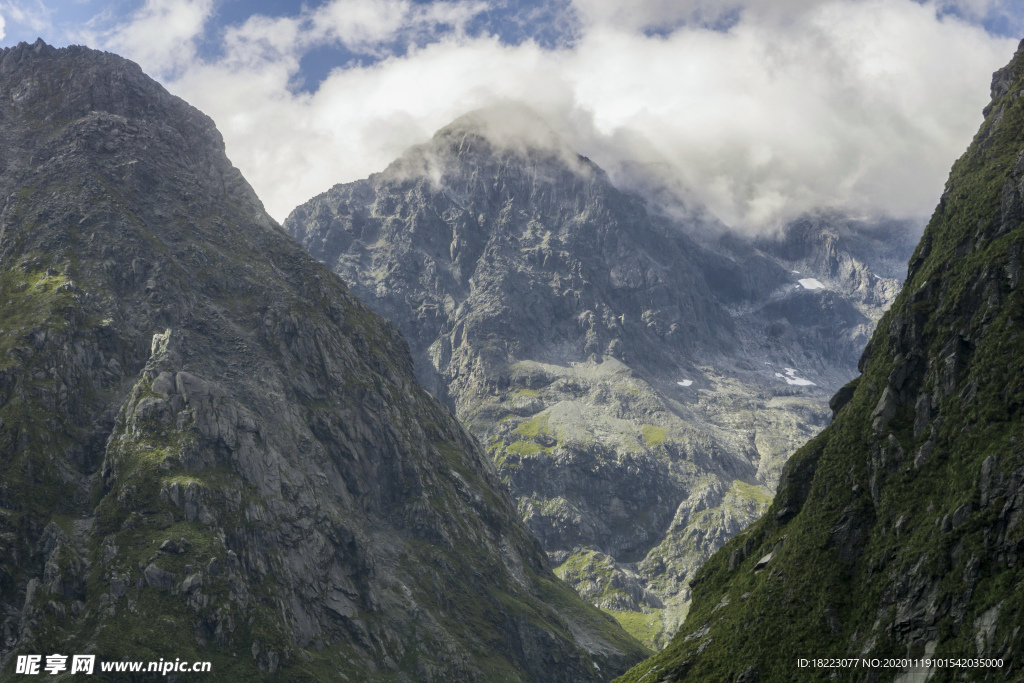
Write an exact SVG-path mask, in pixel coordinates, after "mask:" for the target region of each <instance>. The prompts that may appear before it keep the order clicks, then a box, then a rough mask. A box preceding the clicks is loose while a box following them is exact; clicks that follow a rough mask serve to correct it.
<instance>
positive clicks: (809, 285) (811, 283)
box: [797, 277, 825, 289]
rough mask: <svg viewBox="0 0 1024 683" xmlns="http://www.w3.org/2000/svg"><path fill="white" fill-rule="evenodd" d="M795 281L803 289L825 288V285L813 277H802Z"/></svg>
mask: <svg viewBox="0 0 1024 683" xmlns="http://www.w3.org/2000/svg"><path fill="white" fill-rule="evenodd" d="M797 282H799V283H800V284H801V285H802V286H803V288H804V289H825V285H823V284H821V283H820V282H819V281H818V280H815V279H814V278H813V277H808V278H804V279H803V280H798V281H797Z"/></svg>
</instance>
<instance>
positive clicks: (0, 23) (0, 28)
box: [0, 14, 7, 40]
mask: <svg viewBox="0 0 1024 683" xmlns="http://www.w3.org/2000/svg"><path fill="white" fill-rule="evenodd" d="M5 25H6V24H5V22H4V15H3V14H0V40H3V39H4V36H6V35H7V34H6V33H4V26H5Z"/></svg>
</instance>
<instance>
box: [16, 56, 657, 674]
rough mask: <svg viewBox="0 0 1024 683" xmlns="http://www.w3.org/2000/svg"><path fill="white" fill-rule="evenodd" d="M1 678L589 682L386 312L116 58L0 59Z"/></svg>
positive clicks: (565, 602)
mask: <svg viewBox="0 0 1024 683" xmlns="http://www.w3.org/2000/svg"><path fill="white" fill-rule="evenodd" d="M0 197H2V198H3V200H2V209H0V454H2V458H0V609H2V626H0V635H2V640H0V679H3V680H11V679H12V676H13V673H12V672H13V671H14V669H13V661H14V657H15V656H16V655H19V654H26V653H28V654H31V653H36V654H39V653H43V654H51V653H64V654H71V653H95V654H97V655H98V656H99V657H100V659H101V660H110V659H121V658H127V659H132V660H144V661H155V660H157V659H160V658H168V657H170V658H173V657H181V658H182V659H189V660H194V661H211V662H212V663H213V675H214V676H215V677H216V679H217V680H247V681H248V680H288V681H302V680H368V679H372V680H393V681H409V680H417V681H420V680H438V681H441V680H443V681H451V680H466V681H485V680H502V681H506V680H523V681H527V680H565V681H569V680H572V681H576V680H595V681H597V680H607V679H608V678H609V677H611V676H613V675H615V673H617V672H620V671H622V670H624V668H625V667H626V666H628V665H629V664H631V663H633V662H635V661H637V660H638V659H639V658H640V657H641V656H642V655H643V653H644V650H643V648H642V647H641V646H640V645H639V643H637V642H636V641H634V640H633V639H631V638H630V637H629V636H628V635H627V634H626V633H625V632H623V631H622V630H621V629H620V628H619V627H618V625H617V624H615V623H614V621H612V620H611V619H609V618H608V617H606V616H605V615H603V614H601V613H600V612H599V611H597V610H596V609H595V608H593V607H591V606H589V605H587V604H586V603H584V602H583V601H582V600H580V599H579V598H578V597H577V596H576V595H575V594H574V593H573V591H572V590H571V589H570V588H569V587H567V586H566V585H565V584H563V583H562V582H560V581H559V580H557V579H556V577H555V576H554V575H553V574H552V572H551V570H550V569H549V568H548V565H547V561H546V558H545V557H544V555H543V553H542V551H541V550H540V548H539V547H538V545H537V542H536V540H535V539H534V538H533V537H532V536H531V535H530V533H529V531H528V530H527V529H526V527H525V526H524V525H523V524H522V523H521V521H520V520H519V518H518V515H517V513H516V509H515V506H514V504H513V503H512V502H511V500H510V499H509V497H508V495H507V493H506V492H505V491H504V489H503V487H502V485H501V483H500V480H499V478H498V476H497V474H496V472H495V470H494V467H493V465H492V464H491V462H490V460H489V459H488V458H487V457H486V455H484V454H483V453H482V452H481V450H480V449H479V447H478V445H477V444H476V442H475V441H474V440H473V439H472V438H471V437H470V436H469V435H468V434H467V433H466V431H465V430H463V429H462V427H460V425H459V424H458V423H457V422H456V421H455V420H454V419H453V418H452V417H451V415H450V413H449V411H448V410H446V409H445V408H444V407H443V406H442V405H441V404H440V403H438V402H437V401H436V400H435V399H433V398H432V397H431V396H430V395H429V394H427V393H426V392H425V391H423V390H422V389H421V388H420V387H419V386H418V384H417V383H416V380H415V377H414V375H413V367H412V360H411V358H410V355H409V349H408V346H407V345H406V343H405V342H404V340H403V339H402V338H401V336H400V335H399V334H398V332H397V331H396V330H395V328H394V327H393V326H392V325H390V324H389V323H387V322H386V321H384V320H383V319H381V318H380V317H378V316H377V315H375V314H374V313H372V312H371V311H370V310H369V309H368V308H366V307H365V306H364V305H363V304H361V303H360V302H359V301H358V300H357V299H356V298H355V297H354V296H353V295H352V294H351V293H350V292H349V291H348V289H347V288H346V287H345V285H344V284H343V283H342V282H341V281H340V279H339V278H337V276H335V275H334V274H332V273H331V272H329V271H328V270H327V269H326V268H324V267H323V266H322V265H320V264H319V263H317V262H316V261H315V260H313V259H312V258H311V257H310V256H309V255H308V254H306V253H305V252H304V251H303V250H302V249H301V248H300V247H299V246H298V245H297V244H295V243H294V241H292V240H291V239H290V238H289V237H288V236H287V235H286V234H285V233H284V232H283V231H282V230H281V228H280V227H279V226H278V225H277V224H276V223H275V222H274V221H273V220H271V219H270V218H269V217H268V216H267V214H266V213H265V212H264V210H263V207H262V205H261V204H260V202H259V200H258V199H257V197H256V196H255V194H254V193H253V191H252V189H251V188H250V187H249V185H248V184H247V183H246V182H245V180H244V178H242V176H241V174H240V173H239V172H238V170H237V169H235V168H234V167H233V166H231V164H230V162H229V161H228V159H227V158H226V156H225V155H224V143H223V140H222V139H221V137H220V135H219V133H217V131H216V128H215V127H214V124H213V122H212V121H211V120H210V119H209V118H208V117H206V116H204V115H203V114H201V113H200V112H198V111H197V110H195V109H193V108H192V107H190V106H188V105H187V104H186V103H184V102H183V101H181V100H180V99H178V98H176V97H174V96H172V95H170V94H168V93H167V92H166V91H165V90H164V89H163V88H162V87H161V86H160V85H158V84H157V83H156V82H154V81H153V80H151V79H149V78H148V77H146V76H145V75H144V74H143V73H142V71H141V70H140V69H139V67H138V66H137V65H135V64H133V63H131V62H128V61H126V60H124V59H121V58H120V57H117V56H115V55H111V54H107V53H100V52H97V51H93V50H89V49H86V48H81V47H69V48H65V49H60V50H57V49H54V48H52V47H50V46H48V45H46V44H45V43H43V42H42V41H38V42H37V43H35V44H34V45H27V44H24V43H22V44H20V45H18V46H16V47H13V48H6V49H4V50H3V51H2V52H0Z"/></svg>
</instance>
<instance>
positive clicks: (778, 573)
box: [621, 42, 1024, 683]
mask: <svg viewBox="0 0 1024 683" xmlns="http://www.w3.org/2000/svg"><path fill="white" fill-rule="evenodd" d="M1022 95H1024V42H1022V43H1021V45H1020V47H1018V50H1017V52H1016V54H1015V55H1014V57H1013V59H1012V61H1011V62H1010V63H1009V64H1008V65H1007V66H1006V67H1005V68H1003V69H1001V70H999V71H997V72H996V73H995V74H994V76H993V79H992V101H991V103H990V104H989V105H988V106H987V107H986V108H985V110H984V115H985V119H984V122H983V124H982V126H981V128H980V130H979V131H978V133H977V135H976V136H975V138H974V140H973V142H972V143H971V145H970V147H969V148H968V149H967V151H966V152H965V153H964V155H963V156H962V157H960V159H958V160H957V161H956V163H955V164H954V165H953V168H952V170H951V172H950V175H949V180H948V181H947V183H946V187H945V190H944V192H943V194H942V196H941V198H940V199H939V203H938V206H937V207H936V209H935V213H934V214H933V216H932V218H931V221H930V222H929V224H928V226H927V228H926V230H925V233H924V236H923V237H922V239H921V241H920V243H919V244H918V246H917V248H916V250H915V251H914V254H913V256H912V257H911V259H910V262H909V272H908V276H907V281H906V284H905V286H904V288H903V291H902V292H901V293H900V295H899V296H898V297H897V299H896V301H895V303H894V304H893V306H892V308H891V309H890V310H889V312H888V313H886V315H885V316H884V317H883V318H882V321H881V322H880V324H879V325H878V328H877V329H876V331H875V333H874V335H873V336H872V337H871V341H870V343H869V344H868V345H867V347H866V349H865V351H864V353H863V355H862V357H861V361H860V369H861V371H862V374H861V376H860V377H858V378H857V379H856V380H854V381H853V382H851V383H850V385H848V386H847V387H846V388H845V389H844V390H843V391H841V392H840V393H838V394H837V395H836V396H835V398H834V399H833V405H834V407H835V409H836V410H837V412H838V415H837V417H836V419H835V420H834V421H833V422H832V424H831V425H829V427H828V428H826V429H825V430H824V431H823V432H822V433H821V434H820V435H818V436H817V437H816V438H814V439H813V440H811V441H810V442H809V443H807V444H806V445H805V446H804V447H803V448H801V449H800V450H799V451H798V452H797V453H796V454H795V455H794V456H793V457H792V458H791V459H790V461H789V462H788V463H787V464H786V467H785V469H784V472H783V475H782V478H781V480H780V483H779V487H778V493H777V494H776V496H775V499H774V501H773V502H772V505H771V507H770V509H769V510H768V512H767V514H766V515H765V516H764V517H762V518H761V519H760V520H759V521H758V522H757V523H756V524H754V525H752V526H751V527H750V528H749V529H747V530H746V531H745V532H744V533H742V534H740V535H739V536H737V537H736V538H734V539H732V540H731V541H730V542H729V543H727V544H726V546H725V547H724V548H722V549H721V550H720V551H719V552H718V553H716V554H715V555H714V556H713V557H712V558H711V559H710V560H709V561H708V562H707V563H706V564H705V565H704V567H703V568H702V569H701V571H700V572H699V573H698V574H697V576H696V577H695V580H694V602H693V607H692V609H691V611H690V613H689V615H688V617H687V620H686V622H685V624H684V625H683V627H682V628H681V629H680V630H679V631H678V633H677V634H676V635H675V637H674V638H673V640H672V642H671V644H670V645H669V646H668V648H666V649H665V650H664V651H663V652H661V653H659V654H658V655H657V656H655V657H654V658H652V659H650V660H648V661H647V662H644V663H643V664H642V665H640V666H638V667H636V668H635V669H633V670H632V671H630V673H629V674H628V675H626V676H624V677H623V678H622V679H621V680H623V681H640V680H643V681H645V682H647V681H678V680H731V681H745V682H748V683H749V682H752V681H758V680H794V681H800V680H807V681H810V680H823V679H825V678H831V679H841V680H851V681H891V680H896V681H911V680H928V681H936V682H938V681H954V680H972V681H973V680H1020V678H1021V666H1022V663H1024V659H1022V657H1024V641H1022V628H1021V625H1022V614H1024V596H1022V593H1021V590H1020V586H1021V578H1022V576H1021V571H1022V570H1021V565H1020V562H1019V557H1020V553H1021V548H1022V547H1024V528H1022V526H1021V524H1020V520H1021V517H1022V510H1024V491H1022V482H1024V412H1022V411H1024V354H1021V352H1020V334H1021V327H1022V324H1024V294H1022V291H1021V253H1022V248H1024V98H1022V97H1021V96H1022ZM798 657H824V658H841V657H853V658H857V659H858V661H862V659H861V658H865V659H868V660H871V659H878V660H879V661H885V660H886V659H891V660H893V661H895V662H896V663H897V664H898V666H896V667H888V668H883V667H880V666H879V667H871V666H868V667H863V666H862V667H861V668H859V669H849V668H847V669H839V668H831V669H829V668H820V667H807V668H800V667H798V666H797V665H796V658H798ZM922 660H925V661H922Z"/></svg>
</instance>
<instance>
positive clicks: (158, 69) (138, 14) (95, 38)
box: [75, 0, 213, 79]
mask: <svg viewBox="0 0 1024 683" xmlns="http://www.w3.org/2000/svg"><path fill="white" fill-rule="evenodd" d="M212 13H213V0H146V2H145V4H144V5H143V6H142V7H140V8H139V9H138V10H136V11H135V12H134V13H133V14H132V15H131V16H130V18H129V20H128V22H127V23H123V24H120V25H117V26H115V27H114V28H112V29H108V30H106V31H102V32H97V31H95V30H93V29H91V28H90V27H83V29H82V30H81V31H80V32H79V33H78V34H77V35H76V36H75V37H77V38H79V39H81V40H82V41H83V42H86V43H87V44H90V45H102V46H103V47H104V48H105V49H108V50H111V51H112V52H117V53H119V54H122V55H125V56H127V57H130V58H131V59H132V60H134V61H136V62H138V63H139V65H140V66H141V67H142V68H143V69H145V70H146V72H147V73H149V74H150V75H152V76H154V77H163V78H165V79H168V78H173V77H174V76H175V75H177V74H179V73H180V72H181V71H182V70H183V69H187V68H188V67H189V66H190V65H192V64H194V63H195V62H196V50H195V40H196V38H197V37H198V36H199V35H200V34H201V33H202V30H203V26H204V25H205V24H206V22H207V20H208V19H209V18H210V16H211V15H212Z"/></svg>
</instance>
